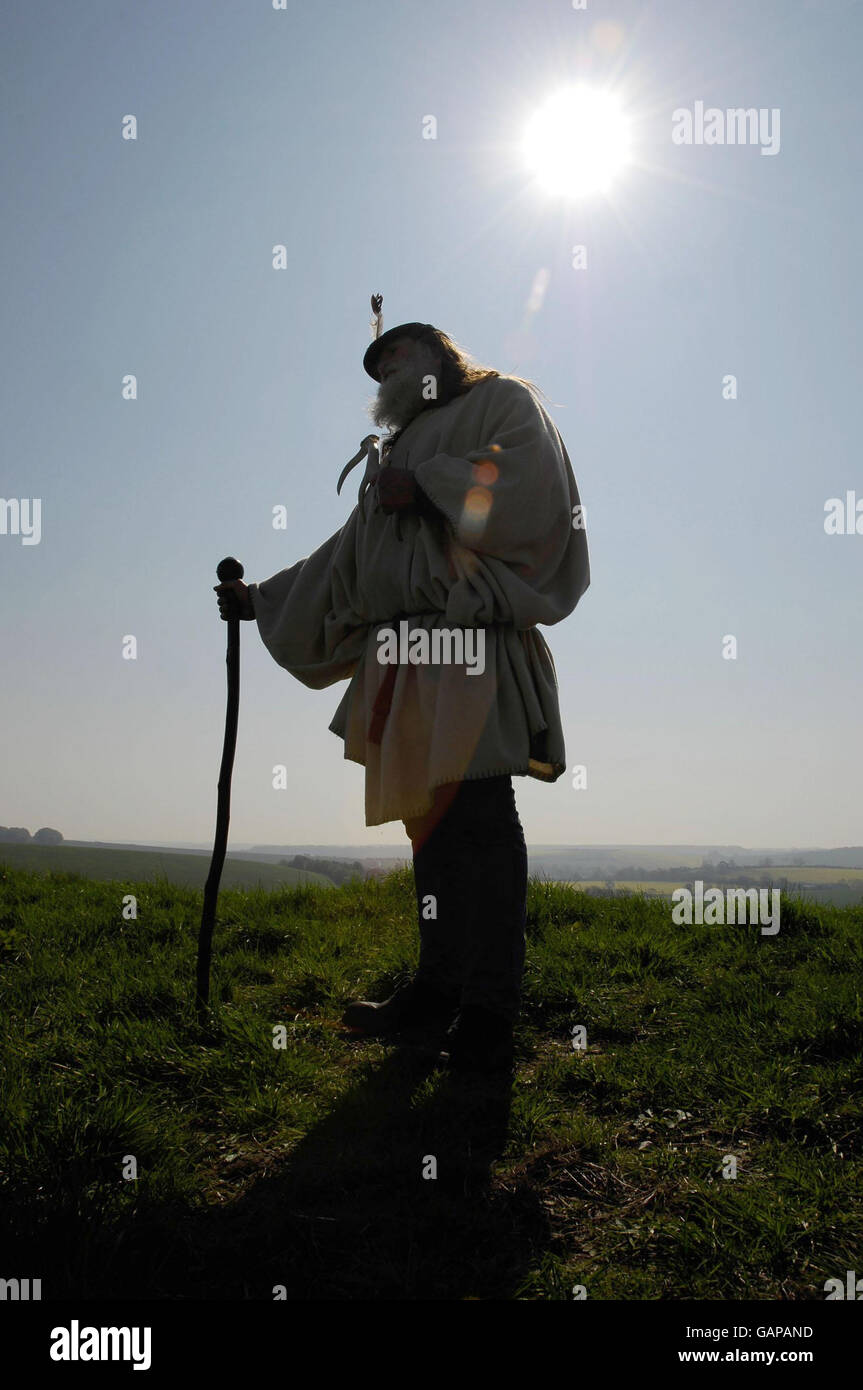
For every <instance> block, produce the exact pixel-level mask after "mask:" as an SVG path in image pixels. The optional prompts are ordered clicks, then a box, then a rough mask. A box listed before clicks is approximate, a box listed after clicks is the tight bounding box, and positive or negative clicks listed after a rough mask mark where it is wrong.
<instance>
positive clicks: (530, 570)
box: [249, 376, 590, 826]
mask: <svg viewBox="0 0 863 1390" xmlns="http://www.w3.org/2000/svg"><path fill="white" fill-rule="evenodd" d="M387 466H389V467H392V468H407V469H410V470H411V471H412V472H413V473H414V474H415V475H416V480H417V484H418V487H419V488H420V489H421V493H422V494H424V496H425V498H426V499H428V500H429V501H430V502H431V504H432V506H431V507H429V506H428V505H427V504H426V505H424V506H422V507H421V508H420V509H419V510H418V511H417V512H413V511H412V512H408V513H404V512H402V513H396V512H393V513H389V514H387V513H385V512H383V511H382V510H381V509H380V507H379V506H378V505H377V503H376V500H375V493H374V491H373V490H370V491H368V492H367V493H365V495H364V489H365V484H363V486H361V489H360V497H359V502H358V505H357V506H356V507H355V508H354V510H353V511H352V512H351V514H350V516H349V517H348V519H347V521H346V522H345V524H344V526H342V527H341V528H340V530H338V531H337V532H336V533H335V535H333V536H331V537H330V538H329V540H327V541H325V542H324V544H323V545H321V546H320V547H319V548H318V549H317V550H316V551H314V552H313V554H311V555H309V556H308V558H307V559H305V560H299V561H297V563H296V564H295V565H292V566H291V567H290V568H289V569H285V570H281V571H280V572H279V573H278V574H275V575H273V577H272V578H271V579H267V580H265V581H264V582H263V583H260V584H250V585H249V591H250V593H249V596H250V601H251V604H252V607H253V609H254V613H255V619H256V621H257V624H258V630H259V632H260V634H261V638H262V640H263V642H264V645H265V646H266V647H267V649H268V651H269V652H270V654H271V656H272V657H273V659H274V660H275V661H277V662H278V664H279V665H280V666H283V667H284V668H285V669H286V670H287V671H290V673H291V675H293V676H295V677H296V678H297V679H298V680H300V681H302V682H303V684H304V685H307V686H309V687H311V688H312V689H313V690H320V689H323V688H324V687H325V686H329V685H333V684H334V683H335V682H336V681H341V680H346V679H350V684H349V686H348V688H347V690H346V692H345V694H344V697H343V699H342V701H341V703H340V705H339V707H338V709H337V710H336V712H335V715H334V717H333V720H332V722H331V724H330V725H329V728H330V730H331V731H332V732H333V733H334V734H336V735H338V736H339V737H340V738H342V739H343V740H344V744H345V757H346V758H348V759H351V760H352V761H353V762H357V763H361V764H363V766H364V767H365V769H366V775H365V811H366V825H370V826H371V825H383V824H384V823H385V822H387V821H392V820H399V819H401V820H406V819H408V818H412V817H415V816H421V815H423V814H424V813H425V812H426V811H428V810H429V809H430V807H431V804H432V793H433V791H434V788H435V787H437V786H440V785H441V784H443V783H445V782H454V781H461V780H462V779H468V780H473V779H476V778H482V777H494V776H499V775H501V774H521V775H527V776H533V777H538V778H540V779H541V780H544V781H549V782H553V781H556V780H557V778H558V777H559V776H560V775H561V773H562V772H564V771H565V769H566V753H565V748H564V739H563V731H562V728H561V721H560V709H559V704H558V687H557V678H556V674H555V667H554V660H553V658H552V655H551V651H550V650H549V648H548V645H547V644H546V642H545V639H544V638H543V637H542V635H541V634H540V632H539V631H538V629H537V624H539V623H542V624H544V625H546V626H550V625H552V624H554V623H559V622H560V621H561V619H562V618H565V617H566V616H567V615H568V614H569V613H571V612H572V610H573V609H574V608H575V606H576V604H577V603H578V600H579V599H580V597H581V596H582V594H583V593H584V592H585V590H586V589H587V587H588V584H589V582H590V571H589V565H588V552H587V539H586V535H585V530H584V526H583V523H582V513H581V506H580V502H579V496H578V489H577V487H576V482H575V478H574V476H573V472H572V467H571V464H570V461H569V457H568V455H567V452H566V448H565V447H564V444H563V440H562V439H561V437H560V434H559V432H558V430H557V427H556V426H555V424H554V422H553V421H552V419H551V417H550V416H549V415H548V413H547V412H546V410H545V409H544V407H543V406H542V404H541V402H540V400H539V398H538V397H537V395H536V394H535V393H534V392H533V391H532V390H530V389H529V388H528V387H527V386H525V385H523V384H522V383H521V382H520V381H518V380H516V379H515V378H513V377H506V376H502V377H497V378H492V379H489V380H486V381H483V382H481V383H480V384H479V385H477V386H474V387H472V388H471V389H470V390H469V391H468V392H467V393H466V394H465V395H464V396H458V397H456V398H455V399H454V400H452V401H450V402H449V403H448V404H447V405H444V406H435V407H432V408H428V409H425V410H423V411H421V412H420V414H419V415H417V416H416V417H415V418H414V419H413V420H412V421H411V422H410V424H408V425H407V426H406V428H405V429H404V430H403V431H402V433H401V434H400V435H399V437H398V439H397V440H396V442H395V444H394V446H393V448H392V450H391V452H390V453H389V455H388V457H387ZM403 618H408V619H409V620H410V623H411V627H412V628H416V627H417V626H423V627H425V628H427V629H428V630H429V631H431V630H432V629H433V628H436V627H447V628H450V629H452V628H455V627H462V628H480V627H481V628H484V629H485V644H484V646H485V667H484V670H483V672H482V674H477V673H476V672H475V671H474V672H471V671H470V670H469V669H468V668H466V666H464V665H456V664H438V665H412V664H407V663H406V664H399V665H397V666H388V665H386V664H381V662H380V661H379V660H378V651H379V648H380V643H379V641H378V633H379V632H380V631H381V630H382V629H383V628H390V629H395V631H396V632H397V631H398V626H399V620H400V619H403ZM387 673H389V677H388V674H387ZM385 683H386V684H385ZM376 703H377V708H376ZM370 735H371V737H370Z"/></svg>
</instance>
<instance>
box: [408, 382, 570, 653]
mask: <svg viewBox="0 0 863 1390" xmlns="http://www.w3.org/2000/svg"><path fill="white" fill-rule="evenodd" d="M474 389H476V388H474ZM486 401H487V404H486V408H485V413H484V417H483V420H482V424H481V429H480V438H484V439H485V440H486V442H485V444H484V446H483V447H482V448H479V449H475V450H472V451H471V452H469V453H467V454H466V455H465V456H464V457H462V458H456V457H453V456H452V455H449V454H435V455H433V456H432V457H431V458H429V459H425V460H423V461H421V462H420V463H418V464H417V466H416V469H415V472H416V479H417V483H418V484H419V486H420V488H421V489H422V491H423V492H424V493H426V495H427V496H428V497H429V498H430V499H431V501H432V502H433V503H434V505H435V506H436V507H437V509H438V510H439V511H440V512H442V513H443V515H444V516H445V518H446V520H447V522H448V524H449V528H450V530H451V532H452V537H453V542H454V544H453V545H452V548H451V552H450V554H451V558H452V560H453V564H454V568H455V570H456V576H457V577H456V582H455V584H454V585H453V587H452V589H451V591H450V595H449V603H448V606H447V617H448V619H449V620H450V621H454V622H461V623H466V624H467V623H474V624H475V625H481V624H488V623H492V622H505V623H513V624H514V625H515V626H516V627H517V628H520V629H524V628H529V627H533V626H534V625H535V624H536V623H547V624H548V623H557V622H560V621H561V619H562V618H565V617H566V616H567V614H569V613H571V612H572V610H573V609H574V608H575V606H576V604H577V603H578V600H579V598H580V597H581V595H582V594H583V593H584V591H585V590H586V589H587V587H588V585H589V583H590V569H589V563H588V553H587V538H586V535H585V532H584V528H583V526H582V524H581V510H580V502H579V497H578V489H577V487H576V482H575V478H574V476H573V472H572V467H571V465H570V462H569V458H568V455H567V453H566V449H565V448H564V445H563V441H562V439H561V437H560V434H559V433H558V430H557V428H556V426H555V424H554V421H553V420H552V419H551V417H550V416H549V415H548V414H547V412H546V411H545V410H544V409H543V407H542V405H541V404H540V402H539V400H538V399H537V397H536V396H535V395H534V393H533V392H532V391H531V390H530V389H529V388H528V387H527V386H525V385H522V383H521V382H519V381H516V380H514V379H512V378H508V377H500V378H498V379H497V380H495V381H493V382H491V383H489V389H488V395H487V398H486ZM576 508H578V509H579V510H578V512H576Z"/></svg>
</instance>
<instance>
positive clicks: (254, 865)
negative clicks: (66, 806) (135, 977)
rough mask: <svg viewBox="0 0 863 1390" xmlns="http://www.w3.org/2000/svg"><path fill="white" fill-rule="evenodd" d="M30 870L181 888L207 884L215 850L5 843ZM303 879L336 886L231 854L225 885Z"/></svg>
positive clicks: (281, 884)
mask: <svg viewBox="0 0 863 1390" xmlns="http://www.w3.org/2000/svg"><path fill="white" fill-rule="evenodd" d="M4 863H5V864H8V865H9V867H10V868H12V869H26V870H28V872H30V873H45V874H47V873H52V872H57V873H64V874H81V876H82V877H83V878H92V879H99V880H101V881H105V880H108V881H120V882H123V883H128V882H131V881H134V880H143V881H145V882H147V883H152V882H153V881H154V880H155V879H159V878H166V879H167V880H168V882H169V883H174V884H176V885H177V887H178V888H201V889H203V887H204V883H205V882H206V878H207V874H208V873H209V870H210V858H209V855H204V854H177V853H174V852H173V851H171V850H165V851H164V852H159V851H158V850H144V849H84V848H83V847H81V846H76V845H4V844H0V864H4ZM302 883H317V884H319V885H320V886H321V887H329V888H331V887H332V886H333V884H332V882H331V880H330V879H328V878H326V877H325V875H323V874H315V873H312V872H311V871H309V870H307V869H290V868H288V867H287V865H284V864H263V863H261V862H260V861H259V860H256V859H230V858H229V859H226V860H225V867H224V869H223V870H222V887H223V888H259V887H260V888H267V889H272V888H295V887H296V886H297V885H298V884H302Z"/></svg>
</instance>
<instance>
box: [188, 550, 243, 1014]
mask: <svg viewBox="0 0 863 1390" xmlns="http://www.w3.org/2000/svg"><path fill="white" fill-rule="evenodd" d="M216 574H217V575H218V576H219V582H220V583H221V584H229V583H230V582H231V580H232V579H242V577H243V566H242V565H241V564H240V562H239V560H235V559H234V557H233V556H232V555H229V556H228V557H227V558H226V559H224V560H222V561H221V563H220V564H219V566H218V568H217V570H216ZM227 623H228V651H227V656H226V658H225V660H226V663H227V667H228V708H227V713H226V715H225V742H224V744H223V746H222V766H221V768H220V769H219V793H218V799H217V802H216V838H215V840H214V842H213V857H212V860H211V861H210V872H209V874H208V875H207V882H206V884H205V885H204V908H203V911H202V913H201V930H200V932H199V933H198V971H197V1006H198V1015H199V1017H200V1018H203V1016H204V1012H205V1010H206V1008H207V1004H208V1003H209V999H210V959H211V956H212V945H213V927H214V925H215V921H216V903H217V901H218V897H219V881H220V879H221V877H222V866H223V864H224V862H225V850H226V848H227V844H228V822H229V821H230V818H231V773H232V771H233V768H234V749H235V748H236V746H237V719H238V716H239V711H240V615H239V607H238V606H237V607H236V609H235V611H234V612H233V613H229V615H228V619H227Z"/></svg>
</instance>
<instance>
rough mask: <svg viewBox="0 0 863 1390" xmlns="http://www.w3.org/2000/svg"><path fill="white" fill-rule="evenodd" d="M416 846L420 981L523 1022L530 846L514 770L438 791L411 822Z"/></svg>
mask: <svg viewBox="0 0 863 1390" xmlns="http://www.w3.org/2000/svg"><path fill="white" fill-rule="evenodd" d="M404 826H405V829H406V831H407V833H408V837H409V838H410V841H411V845H412V848H413V864H414V879H415V881H416V895H417V912H418V917H419V932H420V959H419V967H418V969H417V979H420V980H422V981H423V982H424V983H426V984H428V985H430V986H432V987H433V988H435V989H437V990H438V991H439V992H440V993H442V994H444V995H446V996H447V997H449V998H450V999H451V1000H452V1001H453V1003H454V1004H456V1005H457V1006H458V1005H460V1006H461V1007H464V1006H468V1005H479V1006H480V1007H482V1008H485V1009H488V1010H490V1011H491V1012H493V1013H497V1014H501V1015H503V1016H504V1017H506V1018H508V1019H510V1020H515V1018H516V1016H517V1014H518V1010H519V1005H520V1002H521V977H522V972H523V970H524V953H525V936H524V929H525V915H526V899H527V849H526V847H525V842H524V830H523V829H522V824H521V821H520V820H519V816H518V811H517V810H516V805H515V795H514V793H513V789H512V779H511V778H510V777H507V776H504V777H487V778H483V779H482V780H480V781H476V782H451V783H448V784H447V785H446V786H443V787H439V788H437V790H436V792H435V801H434V806H433V807H432V809H431V811H429V812H428V813H427V814H426V815H425V816H422V817H418V818H416V819H414V820H407V821H405V822H404Z"/></svg>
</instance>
